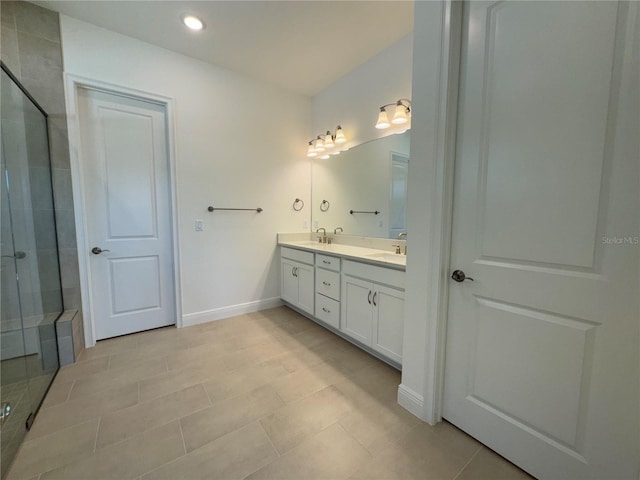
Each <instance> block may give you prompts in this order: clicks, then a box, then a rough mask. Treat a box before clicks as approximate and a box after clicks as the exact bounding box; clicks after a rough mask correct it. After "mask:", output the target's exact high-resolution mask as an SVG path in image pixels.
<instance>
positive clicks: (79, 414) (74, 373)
mask: <svg viewBox="0 0 640 480" xmlns="http://www.w3.org/2000/svg"><path fill="white" fill-rule="evenodd" d="M399 382H400V374H399V372H397V371H396V370H394V369H393V368H391V367H389V366H387V365H386V364H384V363H382V362H380V361H379V360H377V359H375V358H373V357H372V356H370V355H368V354H366V353H364V352H363V351H361V350H360V349H358V348H356V347H354V346H352V345H351V344H349V343H348V342H345V341H344V340H342V339H340V338H339V337H337V336H335V335H334V334H332V333H330V332H328V331H326V330H325V329H323V328H322V327H319V326H318V325H316V324H315V323H313V322H311V321H310V320H308V319H306V318H304V317H302V316H300V315H298V314H297V313H295V312H293V311H292V310H290V309H288V308H286V307H280V308H276V309H272V310H266V311H262V312H258V313H253V314H249V315H244V316H239V317H235V318H230V319H226V320H221V321H217V322H212V323H208V324H204V325H199V326H194V327H189V328H184V329H180V330H177V329H175V328H164V329H159V330H153V331H150V332H144V333H140V334H135V335H129V336H126V337H120V338H116V339H111V340H106V341H102V342H99V343H98V345H97V346H96V347H95V348H91V349H87V350H84V351H83V352H82V354H81V356H80V358H79V361H78V362H77V363H75V364H74V365H69V366H66V367H63V368H62V369H61V370H60V372H59V373H58V376H57V378H56V380H55V382H54V384H53V386H52V388H51V390H50V391H49V394H48V396H47V398H46V400H45V403H44V405H43V408H42V409H41V410H40V413H39V414H38V417H37V418H36V421H35V423H34V425H33V428H32V429H31V431H30V432H29V433H28V435H27V437H26V439H25V442H24V443H23V445H22V448H21V449H20V452H19V453H18V456H17V458H16V461H15V463H14V464H13V467H12V469H11V471H10V474H9V478H10V479H29V480H31V479H34V480H35V479H38V480H50V479H64V480H70V479H82V480H98V479H107V478H109V479H136V480H150V479H171V480H176V479H199V478H202V479H205V478H206V479H225V480H227V479H245V478H246V479H252V480H253V479H296V480H299V479H366V480H372V479H393V480H395V479H421V480H425V479H456V480H469V479H492V480H493V479H525V478H529V477H528V476H527V475H526V474H525V473H523V472H522V471H520V470H519V469H517V468H516V467H514V466H513V465H511V464H510V463H509V462H507V461H505V460H503V459H502V458H501V457H499V456H498V455H496V454H495V453H493V452H491V451H490V450H488V449H487V448H485V447H483V446H482V445H481V444H480V443H478V442H477V441H475V440H474V439H472V438H471V437H469V436H467V435H466V434H464V433H463V432H461V431H460V430H458V429H456V428H455V427H453V426H452V425H450V424H448V423H446V422H443V423H441V424H439V425H437V426H436V427H431V426H429V425H427V424H425V423H423V422H421V421H420V420H418V419H417V418H416V417H414V416H412V415H411V414H409V413H408V412H407V411H405V410H404V409H403V408H402V407H400V406H399V405H398V404H397V403H396V394H397V386H398V383H399Z"/></svg>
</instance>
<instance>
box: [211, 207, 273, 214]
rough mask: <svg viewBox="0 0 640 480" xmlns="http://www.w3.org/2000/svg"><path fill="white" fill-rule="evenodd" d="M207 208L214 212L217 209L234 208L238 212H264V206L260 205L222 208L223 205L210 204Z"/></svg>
mask: <svg viewBox="0 0 640 480" xmlns="http://www.w3.org/2000/svg"><path fill="white" fill-rule="evenodd" d="M207 210H209V211H210V212H214V211H216V210H232V211H236V212H240V211H242V212H257V213H260V212H262V208H260V207H258V208H222V207H212V206H211V205H209V207H208V208H207Z"/></svg>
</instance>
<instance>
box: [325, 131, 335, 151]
mask: <svg viewBox="0 0 640 480" xmlns="http://www.w3.org/2000/svg"><path fill="white" fill-rule="evenodd" d="M323 146H324V149H325V150H327V149H330V148H333V146H334V145H333V138H331V132H329V131H327V134H326V135H325V136H324V144H323Z"/></svg>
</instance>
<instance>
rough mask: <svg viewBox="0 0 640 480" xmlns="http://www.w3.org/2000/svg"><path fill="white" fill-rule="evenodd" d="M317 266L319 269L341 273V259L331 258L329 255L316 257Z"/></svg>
mask: <svg viewBox="0 0 640 480" xmlns="http://www.w3.org/2000/svg"><path fill="white" fill-rule="evenodd" d="M316 265H317V266H318V267H322V268H327V269H329V270H333V271H334V272H339V271H340V259H339V258H337V257H330V256H329V255H321V254H318V255H316Z"/></svg>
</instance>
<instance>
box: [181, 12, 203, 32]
mask: <svg viewBox="0 0 640 480" xmlns="http://www.w3.org/2000/svg"><path fill="white" fill-rule="evenodd" d="M182 23H184V24H185V25H186V26H187V27H189V28H190V29H191V30H196V31H197V30H202V29H203V28H204V22H203V21H202V20H200V19H199V18H198V17H194V16H193V15H184V16H183V17H182Z"/></svg>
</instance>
